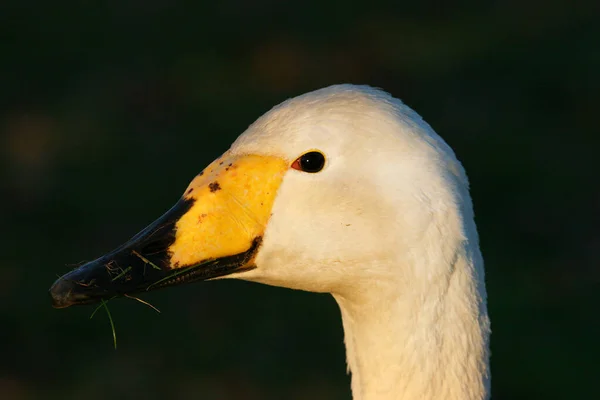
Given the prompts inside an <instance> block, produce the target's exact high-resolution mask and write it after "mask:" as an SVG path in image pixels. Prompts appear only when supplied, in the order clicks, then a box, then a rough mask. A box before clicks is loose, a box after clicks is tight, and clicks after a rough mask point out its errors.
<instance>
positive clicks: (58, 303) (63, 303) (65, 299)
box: [49, 278, 75, 308]
mask: <svg viewBox="0 0 600 400" xmlns="http://www.w3.org/2000/svg"><path fill="white" fill-rule="evenodd" d="M49 292H50V297H52V307H54V308H66V307H69V306H70V305H73V304H75V302H74V301H73V296H72V293H73V283H72V282H70V281H68V280H65V279H63V278H59V279H58V280H57V281H56V282H54V284H53V285H52V287H51V288H50V290H49Z"/></svg>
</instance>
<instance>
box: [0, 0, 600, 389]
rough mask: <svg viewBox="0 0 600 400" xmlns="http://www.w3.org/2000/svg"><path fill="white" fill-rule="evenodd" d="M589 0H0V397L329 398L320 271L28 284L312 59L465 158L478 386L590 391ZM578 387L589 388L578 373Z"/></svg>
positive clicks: (120, 226) (593, 378) (592, 36)
mask: <svg viewBox="0 0 600 400" xmlns="http://www.w3.org/2000/svg"><path fill="white" fill-rule="evenodd" d="M598 4H599V3H598V2H596V1H590V2H587V3H586V2H569V1H566V0H565V1H562V2H558V1H546V2H536V1H523V0H520V1H514V0H506V1H474V0H471V1H460V2H455V4H453V5H452V6H450V5H448V4H446V3H445V2H429V1H427V2H393V3H391V2H390V3H382V2H378V1H370V2H368V3H365V4H362V5H353V4H351V3H350V2H331V3H325V2H321V1H311V0H307V1H303V2H278V1H273V0H252V1H240V0H224V1H219V2H206V3H200V2H183V1H168V0H144V1H141V0H135V1H134V0H119V1H108V0H107V1H93V2H91V1H80V2H75V1H71V2H68V1H67V2H61V3H60V4H59V3H56V2H45V1H36V0H30V1H17V0H3V1H2V3H1V5H0V50H1V55H0V57H1V60H2V61H1V62H0V88H1V89H0V133H1V136H0V157H1V158H0V194H1V199H2V200H1V202H2V209H3V210H4V211H3V212H2V213H0V227H1V230H0V232H1V234H2V238H1V240H0V243H1V244H0V246H1V248H0V273H1V276H0V327H1V328H0V398H2V399H7V400H8V399H11V400H12V399H15V400H19V399H55V398H56V399H75V398H84V399H104V398H112V399H128V398H145V399H164V398H175V399H178V398H181V399H186V398H202V399H281V398H287V399H290V400H292V399H293V400H300V399H349V398H350V389H349V378H348V376H347V375H346V373H345V368H346V367H345V360H344V347H343V332H342V327H341V320H340V316H339V310H338V309H337V306H336V304H335V302H334V300H333V299H332V298H331V297H330V296H328V295H317V294H311V293H302V292H294V291H291V290H285V289H279V288H273V287H267V286H260V285H257V284H251V283H245V282H214V283H210V284H206V283H199V284H194V285H190V286H184V287H180V288H178V289H172V290H167V291H159V292H155V293H149V294H147V295H144V296H143V298H144V299H145V300H148V301H150V302H151V303H153V304H154V305H156V306H157V307H158V308H160V309H161V310H162V314H156V313H155V312H154V311H152V310H151V309H150V308H147V307H145V306H143V305H141V304H139V303H137V302H135V301H132V300H129V299H121V300H118V301H113V302H111V303H110V310H111V312H112V316H113V319H114V321H115V324H116V333H117V339H118V350H116V351H115V350H114V349H113V347H112V334H111V328H110V324H109V321H108V319H107V317H106V314H105V313H103V312H99V313H98V314H97V315H96V316H95V317H94V319H92V320H90V319H89V316H90V314H91V312H92V311H93V308H94V307H91V306H90V307H75V308H70V309H67V310H54V309H52V308H51V305H50V298H49V296H48V293H47V290H48V288H49V287H50V285H51V284H52V282H53V281H54V280H55V279H56V276H57V274H62V273H64V272H66V271H68V270H69V269H70V268H73V267H74V266H75V265H77V264H78V263H79V262H81V261H83V260H90V259H93V258H96V257H97V256H99V255H101V254H103V253H104V252H106V251H108V250H111V249H112V248H114V247H115V246H116V245H118V244H120V243H121V242H123V241H125V240H126V239H128V238H129V237H130V236H132V235H133V234H134V233H136V232H137V231H138V230H140V229H141V228H143V227H144V226H146V225H147V224H148V223H150V222H152V221H153V220H154V219H155V218H156V217H158V216H159V215H161V214H162V213H163V212H164V211H165V210H167V209H168V208H170V206H171V205H172V204H174V203H175V202H176V201H177V199H178V198H179V196H180V195H181V193H182V192H183V190H184V189H185V187H186V186H187V184H188V182H189V181H190V180H191V179H192V178H193V177H194V176H195V174H196V173H197V172H199V171H200V170H201V169H202V168H203V167H204V166H206V165H207V164H208V163H209V162H210V161H212V160H213V159H214V158H215V157H217V156H219V155H220V154H221V153H222V152H223V151H225V150H226V149H227V148H228V146H229V144H230V143H231V142H232V141H233V140H234V139H235V138H236V137H237V136H238V135H239V134H240V133H241V132H243V131H244V129H245V128H246V127H247V126H248V125H249V124H250V123H251V122H253V121H254V120H255V119H256V118H257V117H258V116H260V115H261V114H262V113H264V112H265V111H267V110H268V109H269V108H270V107H272V106H273V105H275V104H278V103H279V102H281V101H283V100H285V99H286V98H289V97H292V96H295V95H298V94H301V93H304V92H307V91H310V90H314V89H317V88H320V87H323V86H328V85H331V84H334V83H343V82H350V83H359V84H369V85H373V86H377V87H381V88H383V89H385V90H386V91H389V92H391V93H392V94H393V95H394V96H396V97H399V98H401V99H402V100H403V101H404V102H405V103H407V104H408V105H409V106H411V107H413V108H414V109H415V110H417V111H418V112H419V113H420V114H421V115H422V116H423V117H424V118H425V119H426V120H427V121H428V122H429V123H430V124H431V125H432V126H433V127H434V129H435V130H436V131H437V132H438V133H439V134H440V135H442V136H443V137H444V138H445V139H446V141H447V142H448V143H449V144H450V145H451V146H452V147H453V148H454V149H455V151H456V153H457V155H458V157H459V159H461V161H462V162H463V164H464V165H465V167H466V169H467V172H468V174H469V176H470V179H471V184H472V196H473V199H474V203H475V211H476V214H477V224H478V227H479V230H480V236H481V245H482V249H483V254H484V257H485V260H486V268H487V284H488V294H489V311H490V314H491V318H492V329H493V335H492V376H493V379H492V386H493V398H494V399H499V400H504V399H521V398H523V399H583V398H588V399H591V398H600V394H599V393H598V392H599V389H598V384H597V377H598V374H599V372H600V368H599V367H598V361H599V360H598V358H599V356H600V345H599V343H598V342H599V336H600V327H599V326H600V324H599V323H598V306H599V305H600V295H599V289H600V270H599V268H598V266H599V262H600V233H599V229H598V226H599V225H600V185H599V184H598V179H597V174H598V161H597V151H598V146H599V145H600V135H599V133H600V132H599V129H598V110H599V109H600V97H599V96H598V94H599V89H600V78H599V73H598V72H599V71H600V7H599V5H598ZM594 390H595V393H594Z"/></svg>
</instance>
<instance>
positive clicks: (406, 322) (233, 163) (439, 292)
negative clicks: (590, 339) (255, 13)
mask: <svg viewBox="0 0 600 400" xmlns="http://www.w3.org/2000/svg"><path fill="white" fill-rule="evenodd" d="M478 240H479V239H478V234H477V229H476V226H475V222H474V216H473V207H472V202H471V198H470V195H469V184H468V181H467V177H466V175H465V171H464V169H463V167H462V166H461V164H460V162H459V161H458V160H457V158H456V156H455V155H454V152H453V151H452V149H451V148H450V147H449V146H448V145H447V144H446V143H445V142H444V140H443V139H442V138H441V137H440V136H438V135H437V134H436V133H435V132H434V131H433V129H432V128H431V127H430V126H429V125H428V124H427V123H426V122H425V121H424V120H423V119H422V118H421V117H420V116H419V115H418V114H417V113H416V112H414V111H413V110H412V109H410V108H409V107H408V106H406V105H404V104H403V103H402V102H401V101H400V100H398V99H395V98H393V97H392V96H391V95H389V94H387V93H385V92H384V91H381V90H379V89H374V88H371V87H368V86H354V85H335V86H330V87H327V88H324V89H320V90H316V91H313V92H310V93H307V94H304V95H301V96H298V97H295V98H292V99H289V100H287V101H285V102H283V103H281V104H280V105H278V106H276V107H274V108H273V109H271V110H270V111H268V112H267V113H266V114H264V115H263V116H262V117H260V118H259V119H258V120H257V121H256V122H254V123H253V124H252V125H250V126H249V128H248V129H247V130H246V131H245V132H244V133H243V134H242V135H241V136H240V137H239V138H238V139H237V140H236V141H235V142H234V143H233V145H232V146H231V148H230V149H229V150H227V151H226V152H225V153H224V154H223V155H222V156H221V157H219V158H218V159H217V160H215V161H214V162H213V163H211V164H210V165H209V166H208V167H207V168H206V169H205V170H204V171H202V172H201V173H200V174H198V175H197V176H196V177H195V178H194V179H193V180H192V182H191V183H190V185H189V187H188V188H187V189H186V190H185V192H184V194H183V196H182V197H181V199H180V200H179V201H178V202H177V203H176V204H175V206H174V207H173V208H171V209H170V210H169V211H167V212H166V213H165V214H164V215H163V216H162V217H160V218H159V219H158V220H156V221H155V222H154V223H153V224H151V225H150V226H148V227H147V228H145V229H144V230H142V231H141V232H140V233H138V234H137V235H135V236H134V237H133V238H132V239H131V240H129V241H128V242H127V243H125V244H123V245H122V246H120V247H118V248H117V249H115V250H114V251H112V252H110V253H108V254H106V255H104V256H102V257H100V258H98V259H97V260H94V261H91V262H89V263H87V264H85V265H83V266H81V267H79V268H77V269H75V270H73V271H71V272H69V273H67V274H65V275H64V276H62V277H61V278H59V279H58V280H57V281H56V282H55V283H54V285H53V286H52V287H51V289H50V294H51V296H52V300H53V305H54V307H57V308H62V307H67V306H70V305H74V304H88V303H93V302H98V301H100V300H102V299H109V298H112V297H114V296H120V295H127V294H130V293H135V292H140V291H145V290H151V289H158V288H162V287H167V286H173V285H176V284H180V283H187V282H193V281H200V280H210V279H217V278H234V279H243V280H247V281H253V282H259V283H263V284H267V285H275V286H281V287H286V288H291V289H299V290H305V291H311V292H318V293H331V294H332V295H333V297H334V299H335V301H336V302H337V304H338V305H339V308H340V311H341V317H342V324H343V328H344V343H345V347H346V357H347V369H348V372H349V373H350V374H351V387H352V393H353V398H354V399H356V400H391V399H403V400H416V399H420V400H433V399H436V400H439V399H446V400H476V399H477V400H480V399H487V398H489V391H490V371H489V350H488V349H489V334H490V322H489V318H488V314H487V307H486V289H485V282H484V269H483V259H482V256H481V253H480V250H479V244H478Z"/></svg>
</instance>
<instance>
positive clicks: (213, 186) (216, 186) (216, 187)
mask: <svg viewBox="0 0 600 400" xmlns="http://www.w3.org/2000/svg"><path fill="white" fill-rule="evenodd" d="M208 188H209V189H210V192H211V193H214V192H216V191H217V190H221V185H219V182H217V181H214V182H212V183H210V184H209V185H208Z"/></svg>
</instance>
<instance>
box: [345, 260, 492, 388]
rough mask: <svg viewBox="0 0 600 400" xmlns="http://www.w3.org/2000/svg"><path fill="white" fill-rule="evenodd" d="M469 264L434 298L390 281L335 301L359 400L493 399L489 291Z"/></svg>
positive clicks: (433, 289)
mask: <svg viewBox="0 0 600 400" xmlns="http://www.w3.org/2000/svg"><path fill="white" fill-rule="evenodd" d="M464 263H465V260H462V261H461V260H458V261H457V263H456V265H455V268H454V271H455V272H454V273H453V276H451V277H450V279H448V280H447V281H446V283H445V284H440V285H434V284H430V285H428V286H427V287H428V289H427V290H426V291H424V290H422V289H419V288H414V290H413V291H412V292H411V291H410V290H408V289H407V288H406V287H402V285H401V284H397V285H394V284H389V282H386V284H384V285H379V286H378V287H376V288H373V289H372V290H370V291H369V290H365V291H362V292H361V291H359V292H361V293H360V296H355V297H353V296H342V295H335V294H334V297H335V299H336V301H337V302H338V304H339V306H340V310H341V313H342V321H343V326H344V334H345V345H346V354H347V362H348V371H349V373H351V375H352V393H353V399H354V400H388V399H389V400H391V399H401V400H417V399H419V400H433V399H446V400H485V399H488V398H489V373H488V371H489V367H488V335H489V320H488V317H487V310H486V306H485V288H484V287H483V286H481V285H477V284H476V282H474V281H473V279H472V272H473V268H472V267H473V266H472V265H468V263H466V264H467V265H461V264H464ZM478 286H479V287H478ZM481 291H483V293H482V292H481Z"/></svg>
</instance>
